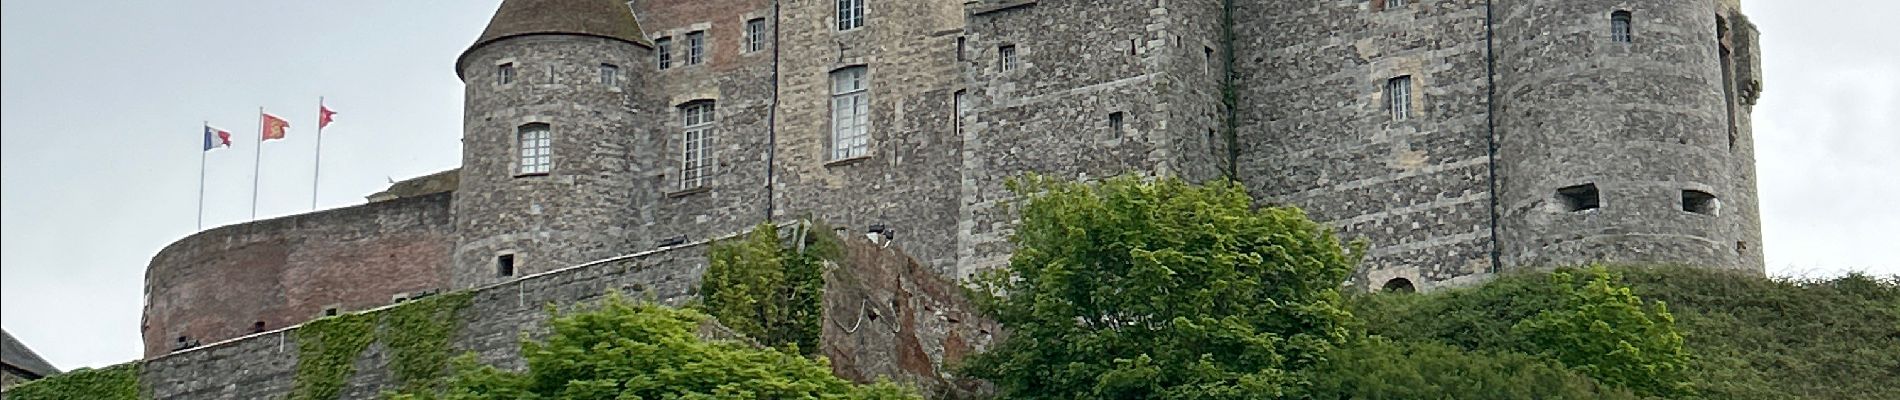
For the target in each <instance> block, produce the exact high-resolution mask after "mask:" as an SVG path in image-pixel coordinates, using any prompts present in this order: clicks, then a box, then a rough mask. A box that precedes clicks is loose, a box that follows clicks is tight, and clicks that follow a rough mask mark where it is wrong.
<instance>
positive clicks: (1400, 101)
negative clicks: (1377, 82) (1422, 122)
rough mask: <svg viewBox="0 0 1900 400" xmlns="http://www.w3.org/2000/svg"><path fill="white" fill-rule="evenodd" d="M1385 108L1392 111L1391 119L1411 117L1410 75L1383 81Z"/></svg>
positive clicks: (1399, 119) (1402, 119) (1401, 119)
mask: <svg viewBox="0 0 1900 400" xmlns="http://www.w3.org/2000/svg"><path fill="white" fill-rule="evenodd" d="M1385 98H1386V102H1387V103H1389V104H1388V105H1387V108H1388V109H1390V110H1391V111H1392V120H1393V121H1404V120H1406V119H1408V118H1411V117H1412V76H1411V75H1406V76H1401V77H1397V78H1392V79H1391V80H1388V81H1385Z"/></svg>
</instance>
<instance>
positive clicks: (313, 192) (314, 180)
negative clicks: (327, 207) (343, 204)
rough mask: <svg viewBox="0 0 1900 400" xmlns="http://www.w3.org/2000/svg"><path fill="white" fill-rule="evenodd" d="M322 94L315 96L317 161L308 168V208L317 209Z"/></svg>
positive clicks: (321, 156)
mask: <svg viewBox="0 0 1900 400" xmlns="http://www.w3.org/2000/svg"><path fill="white" fill-rule="evenodd" d="M323 110H324V108H323V96H317V161H316V166H315V167H312V168H310V170H311V172H310V175H311V176H310V210H311V211H316V210H317V187H318V186H317V185H318V184H319V183H321V182H323Z"/></svg>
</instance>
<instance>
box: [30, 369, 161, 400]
mask: <svg viewBox="0 0 1900 400" xmlns="http://www.w3.org/2000/svg"><path fill="white" fill-rule="evenodd" d="M6 398H8V399H13V400H138V398H139V362H137V361H134V362H129V363H125V364H119V365H114V366H110V367H105V368H100V369H90V368H81V369H77V370H73V371H71V372H67V373H63V374H59V375H53V376H50V377H47V378H45V379H40V380H36V381H32V382H27V383H22V384H20V385H19V386H14V387H11V388H7V391H6Z"/></svg>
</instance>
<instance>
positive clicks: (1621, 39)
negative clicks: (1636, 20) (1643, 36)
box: [1610, 10, 1635, 43]
mask: <svg viewBox="0 0 1900 400" xmlns="http://www.w3.org/2000/svg"><path fill="white" fill-rule="evenodd" d="M1634 39H1635V38H1634V37H1633V36H1632V35H1631V34H1630V12H1629V11H1620V10H1619V11H1617V12H1613V13H1610V40H1612V41H1615V42H1617V43H1629V42H1630V41H1632V40H1634Z"/></svg>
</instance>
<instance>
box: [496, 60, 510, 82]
mask: <svg viewBox="0 0 1900 400" xmlns="http://www.w3.org/2000/svg"><path fill="white" fill-rule="evenodd" d="M510 83H515V63H507V64H502V65H497V66H495V84H497V85H506V84H510Z"/></svg>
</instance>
